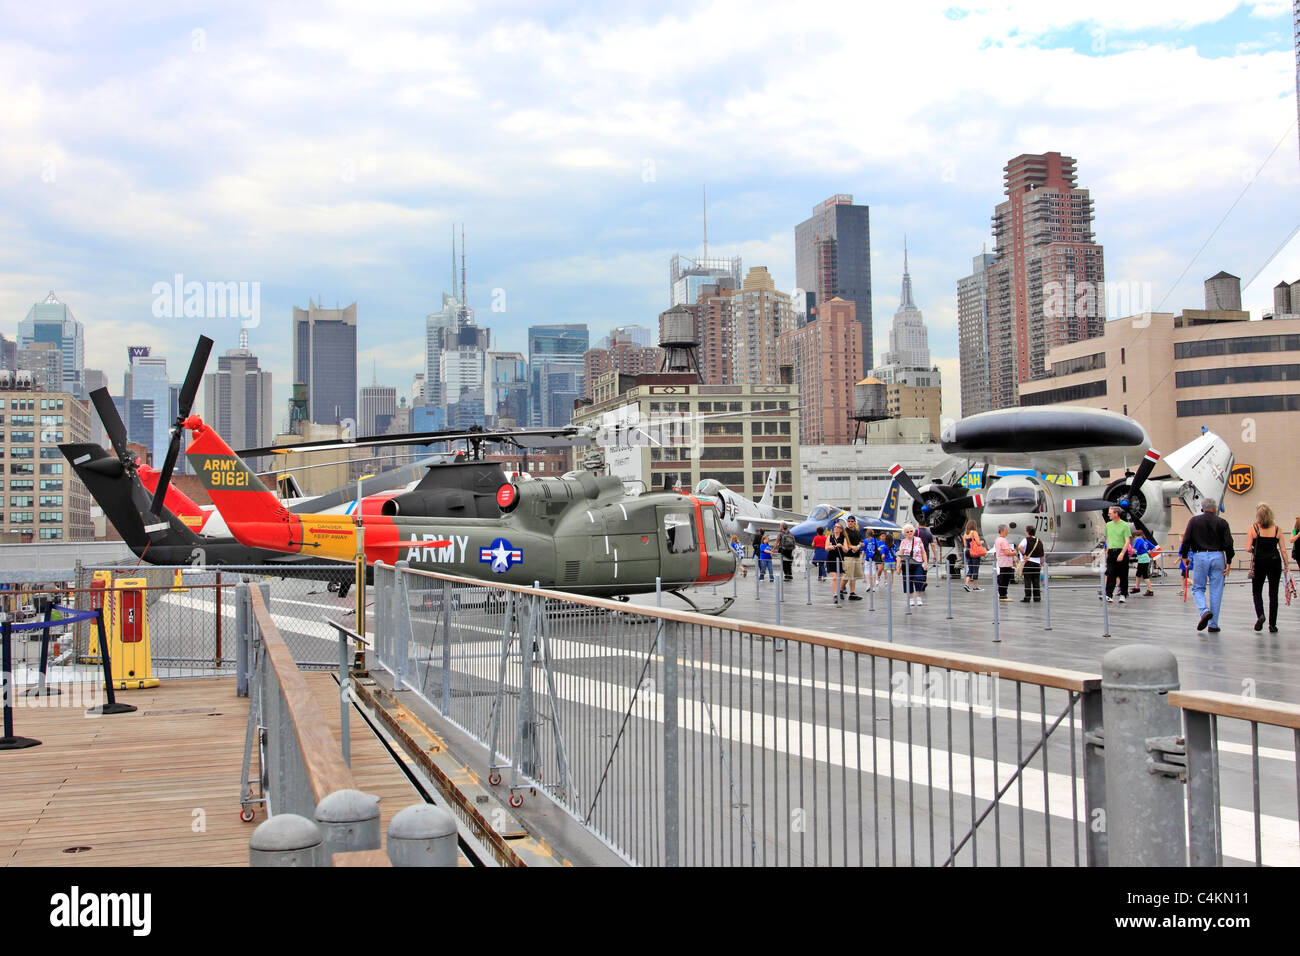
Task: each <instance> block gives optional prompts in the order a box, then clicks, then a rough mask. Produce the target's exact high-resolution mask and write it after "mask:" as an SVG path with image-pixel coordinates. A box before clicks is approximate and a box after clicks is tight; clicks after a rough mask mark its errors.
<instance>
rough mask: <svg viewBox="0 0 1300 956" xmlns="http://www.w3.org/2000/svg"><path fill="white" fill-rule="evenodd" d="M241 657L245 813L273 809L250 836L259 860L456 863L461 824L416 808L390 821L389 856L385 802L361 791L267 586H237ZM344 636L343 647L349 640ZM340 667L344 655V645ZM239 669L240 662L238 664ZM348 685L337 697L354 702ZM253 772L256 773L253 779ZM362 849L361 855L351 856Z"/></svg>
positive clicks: (435, 810) (253, 857) (253, 859)
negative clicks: (383, 831) (245, 703)
mask: <svg viewBox="0 0 1300 956" xmlns="http://www.w3.org/2000/svg"><path fill="white" fill-rule="evenodd" d="M238 600H239V602H240V612H241V613H240V618H241V620H240V626H241V635H240V637H241V640H240V645H241V648H242V647H244V646H245V645H246V647H247V650H246V651H241V654H240V658H241V662H242V661H243V660H245V659H246V660H247V666H248V672H247V673H248V686H247V690H248V693H249V716H248V729H247V733H246V736H245V745H244V757H243V765H242V767H241V775H240V788H241V803H242V804H243V805H244V807H245V811H244V814H243V816H244V818H245V819H248V820H251V819H252V817H253V812H250V811H252V808H253V807H254V806H256V805H257V804H259V803H260V804H262V805H263V806H264V807H265V809H266V812H267V814H268V819H267V820H266V821H265V822H263V823H262V824H261V825H260V826H259V827H258V828H257V829H256V830H255V831H254V832H253V834H252V837H251V839H250V840H249V862H250V863H251V864H252V865H254V866H328V865H331V864H333V865H370V866H376V865H378V866H382V865H388V864H389V863H391V864H392V865H394V866H456V865H458V860H459V852H458V848H457V827H456V824H455V821H454V819H453V818H452V817H451V815H450V814H449V813H447V811H446V810H444V809H442V808H440V807H436V806H432V805H429V804H415V805H413V806H410V807H407V808H406V809H404V810H402V811H401V812H399V813H398V814H396V815H395V816H394V817H393V820H392V821H391V822H390V825H389V828H388V856H387V857H386V858H385V857H384V856H383V855H382V854H375V853H374V852H373V851H377V850H379V848H380V846H381V838H380V813H379V798H378V797H376V796H373V795H371V794H367V793H363V792H361V791H360V790H359V789H358V788H357V785H356V781H355V780H354V778H353V776H352V771H351V769H350V768H349V766H348V763H347V757H346V755H347V753H348V743H347V740H348V734H349V729H348V722H347V720H346V710H344V715H345V719H344V721H343V725H342V744H341V745H340V741H336V740H335V739H334V737H333V735H332V734H331V733H330V731H329V729H328V724H327V722H326V719H325V714H324V712H323V711H322V710H321V708H320V706H319V705H318V704H317V702H316V700H315V698H314V697H313V695H312V692H311V689H310V688H309V687H308V686H307V681H306V678H305V677H304V675H303V673H302V671H301V669H300V667H299V665H298V663H297V662H295V661H294V658H293V654H292V653H291V652H290V650H289V647H288V644H287V643H286V642H285V640H284V637H283V635H282V634H281V633H280V631H279V628H278V626H277V625H276V623H275V620H274V618H273V616H272V614H271V612H270V610H269V608H268V606H267V605H268V601H267V594H265V593H264V591H263V588H258V587H251V588H250V587H249V586H248V585H246V584H245V585H241V586H240V593H239V597H238ZM349 636H350V637H357V635H356V634H355V633H352V634H351V635H349V634H347V633H346V631H343V632H340V635H339V645H340V647H341V648H346V639H347V638H348V637H349ZM340 668H341V670H345V669H346V654H345V653H344V652H343V651H340ZM241 670H242V668H241ZM346 686H347V685H346V683H344V685H343V690H344V693H343V694H341V697H340V699H341V700H342V701H343V702H344V703H343V706H344V707H345V708H346V707H347V706H348V702H347V695H346ZM250 774H251V776H250ZM354 854H355V855H354Z"/></svg>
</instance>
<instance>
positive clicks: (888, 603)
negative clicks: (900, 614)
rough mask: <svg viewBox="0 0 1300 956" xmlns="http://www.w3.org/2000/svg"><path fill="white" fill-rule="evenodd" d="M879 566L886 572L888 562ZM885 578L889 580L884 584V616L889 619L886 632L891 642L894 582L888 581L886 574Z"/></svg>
mask: <svg viewBox="0 0 1300 956" xmlns="http://www.w3.org/2000/svg"><path fill="white" fill-rule="evenodd" d="M881 567H882V568H883V569H884V570H885V571H886V572H888V570H889V564H888V563H886V564H884V565H882V566H881ZM885 580H886V581H888V582H889V583H888V584H886V585H885V617H886V618H888V621H889V632H888V636H889V641H890V643H893V640H894V588H893V584H894V582H893V581H890V580H889V577H888V576H887V575H886V576H885Z"/></svg>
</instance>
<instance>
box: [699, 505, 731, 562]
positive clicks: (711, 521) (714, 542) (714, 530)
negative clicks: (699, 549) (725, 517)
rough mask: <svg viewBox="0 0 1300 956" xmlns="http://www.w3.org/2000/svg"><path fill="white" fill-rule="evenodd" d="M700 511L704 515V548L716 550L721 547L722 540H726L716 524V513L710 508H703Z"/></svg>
mask: <svg viewBox="0 0 1300 956" xmlns="http://www.w3.org/2000/svg"><path fill="white" fill-rule="evenodd" d="M701 513H702V514H703V515H704V550H705V551H718V550H720V549H721V548H722V547H723V544H722V542H723V541H724V540H726V539H725V538H724V537H723V535H722V529H721V527H719V525H718V513H717V512H716V511H714V510H713V509H712V508H704V509H702V512H701Z"/></svg>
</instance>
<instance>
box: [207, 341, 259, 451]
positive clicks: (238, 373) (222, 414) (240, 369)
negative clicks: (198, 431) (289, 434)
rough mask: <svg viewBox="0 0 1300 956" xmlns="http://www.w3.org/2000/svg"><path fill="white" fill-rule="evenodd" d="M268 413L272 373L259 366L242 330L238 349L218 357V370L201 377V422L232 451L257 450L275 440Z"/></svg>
mask: <svg viewBox="0 0 1300 956" xmlns="http://www.w3.org/2000/svg"><path fill="white" fill-rule="evenodd" d="M271 412H272V403H271V373H270V372H268V371H265V370H264V369H262V368H261V367H260V366H259V365H258V362H257V356H256V355H254V354H253V352H252V350H251V349H250V348H249V347H248V330H247V329H241V330H240V332H239V348H237V349H229V350H228V351H227V352H226V354H225V355H222V356H219V357H218V358H217V370H216V371H215V372H209V373H208V374H207V375H204V376H203V420H204V421H205V422H207V423H208V424H209V425H211V426H212V427H213V428H215V429H216V430H217V432H218V434H220V435H222V436H223V437H224V438H225V439H226V441H228V442H229V443H230V447H231V448H235V449H239V448H258V447H260V446H262V445H269V444H271V441H272V439H274V437H275V429H274V424H273V422H272V418H271Z"/></svg>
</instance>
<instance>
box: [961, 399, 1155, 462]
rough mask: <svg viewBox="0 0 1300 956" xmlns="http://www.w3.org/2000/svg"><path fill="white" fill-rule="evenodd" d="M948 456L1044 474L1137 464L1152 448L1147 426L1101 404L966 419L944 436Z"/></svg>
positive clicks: (1003, 412)
mask: <svg viewBox="0 0 1300 956" xmlns="http://www.w3.org/2000/svg"><path fill="white" fill-rule="evenodd" d="M940 439H941V443H942V445H943V450H944V452H945V453H946V454H949V455H958V456H961V457H964V458H970V459H976V460H979V459H983V460H986V461H991V462H995V463H996V464H997V465H1000V466H1001V465H1005V466H1009V467H1022V468H1033V469H1034V470H1036V471H1039V472H1042V473H1044V474H1061V473H1064V472H1067V471H1099V470H1100V471H1106V470H1109V469H1111V468H1131V467H1136V466H1137V465H1138V463H1139V462H1141V461H1142V458H1143V456H1144V455H1145V454H1146V453H1147V451H1148V450H1149V449H1150V448H1151V439H1150V437H1149V436H1148V435H1147V433H1146V429H1145V428H1143V427H1142V426H1141V425H1139V424H1138V423H1137V422H1135V421H1134V420H1133V419H1131V418H1129V417H1127V416H1126V415H1121V414H1119V413H1118V412H1111V411H1107V410H1105V409H1101V408H1085V407H1082V406H1070V405H1066V406H1054V407H1051V408H1004V409H999V410H998V411H993V412H983V413H981V414H979V415H972V416H971V417H969V418H963V419H962V420H961V421H959V422H955V423H953V424H951V425H949V426H948V427H947V428H945V429H944V431H943V434H942V435H941V436H940Z"/></svg>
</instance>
